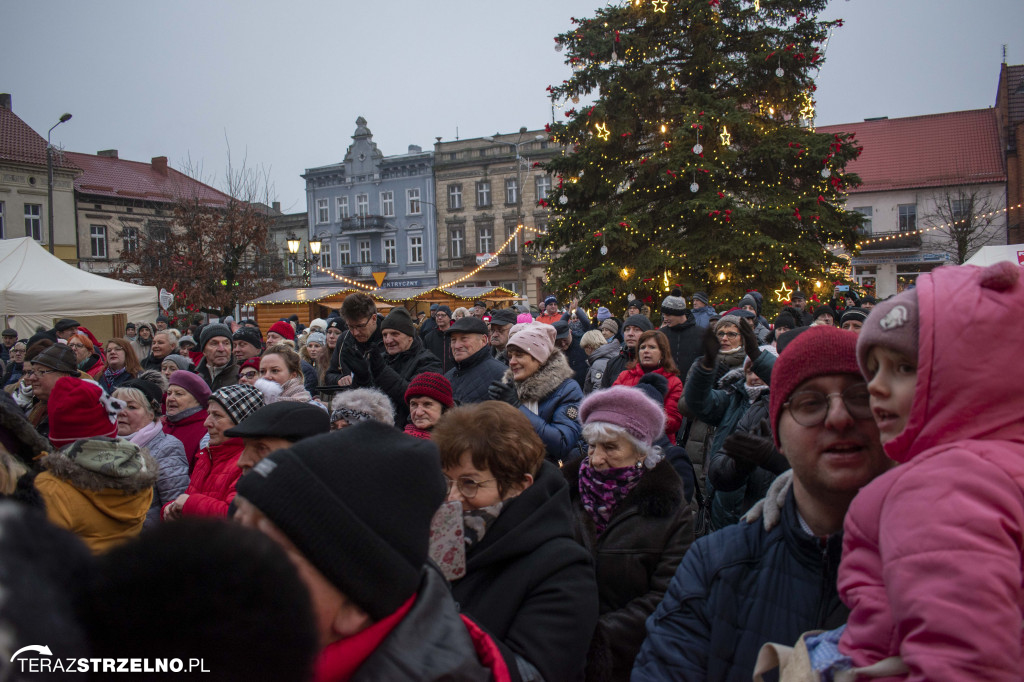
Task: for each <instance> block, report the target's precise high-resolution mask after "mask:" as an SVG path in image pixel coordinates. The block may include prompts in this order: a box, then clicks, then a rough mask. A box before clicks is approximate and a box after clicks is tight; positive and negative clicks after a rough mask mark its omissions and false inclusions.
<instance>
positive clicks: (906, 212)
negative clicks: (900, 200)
mask: <svg viewBox="0 0 1024 682" xmlns="http://www.w3.org/2000/svg"><path fill="white" fill-rule="evenodd" d="M898 210H899V228H900V232H913V231H914V230H916V229H917V204H900V205H899V206H898Z"/></svg>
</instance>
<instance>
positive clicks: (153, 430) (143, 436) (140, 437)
mask: <svg viewBox="0 0 1024 682" xmlns="http://www.w3.org/2000/svg"><path fill="white" fill-rule="evenodd" d="M163 432H164V429H163V425H162V424H161V423H160V422H150V423H148V424H146V425H145V426H143V427H142V428H141V429H139V430H138V431H136V432H135V433H133V434H132V435H130V436H128V441H129V442H130V443H134V444H135V445H138V446H139V447H140V448H141V447H143V446H145V445H146V443H148V442H149V441H151V440H153V437H154V436H156V435H157V434H158V433H163Z"/></svg>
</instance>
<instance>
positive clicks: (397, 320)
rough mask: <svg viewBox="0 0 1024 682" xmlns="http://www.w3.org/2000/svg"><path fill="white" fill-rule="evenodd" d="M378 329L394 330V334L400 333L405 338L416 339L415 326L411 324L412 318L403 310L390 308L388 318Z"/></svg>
mask: <svg viewBox="0 0 1024 682" xmlns="http://www.w3.org/2000/svg"><path fill="white" fill-rule="evenodd" d="M380 328H381V331H383V330H385V329H394V330H395V331H396V332H402V333H403V334H405V335H406V336H412V337H413V338H415V337H416V326H415V325H414V324H413V323H412V316H410V315H409V311H408V310H406V309H405V308H392V309H391V312H390V313H388V316H387V317H385V318H384V321H383V322H381V324H380Z"/></svg>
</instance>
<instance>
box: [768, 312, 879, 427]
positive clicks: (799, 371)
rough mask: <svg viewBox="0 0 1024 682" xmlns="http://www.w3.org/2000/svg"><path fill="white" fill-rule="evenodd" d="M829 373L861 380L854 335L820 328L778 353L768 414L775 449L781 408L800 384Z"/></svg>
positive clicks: (810, 329)
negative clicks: (851, 375)
mask: <svg viewBox="0 0 1024 682" xmlns="http://www.w3.org/2000/svg"><path fill="white" fill-rule="evenodd" d="M830 374H853V375H854V376H856V377H857V378H862V377H861V373H860V368H859V367H857V335H856V334H851V333H850V332H844V331H843V330H841V329H837V328H836V327H828V326H824V325H819V326H817V327H811V328H809V329H808V330H807V331H804V332H801V333H800V335H799V336H797V337H796V338H795V339H793V340H792V341H791V342H790V343H789V345H787V346H786V348H785V350H783V351H782V352H781V353H779V357H778V359H777V360H776V361H775V366H774V367H773V368H772V383H771V393H770V398H769V402H768V411H769V414H770V416H771V420H772V433H773V434H774V436H775V447H779V445H780V443H779V417H780V416H781V415H782V405H783V404H784V403H786V402H788V401H789V396H791V395H792V394H793V391H795V390H796V389H797V388H799V387H800V385H801V384H802V383H804V382H805V381H808V380H810V379H814V378H816V377H821V376H828V375H830Z"/></svg>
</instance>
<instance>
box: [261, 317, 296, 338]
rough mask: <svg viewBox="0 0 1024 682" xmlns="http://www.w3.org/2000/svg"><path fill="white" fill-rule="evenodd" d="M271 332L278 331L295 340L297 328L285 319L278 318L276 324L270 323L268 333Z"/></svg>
mask: <svg viewBox="0 0 1024 682" xmlns="http://www.w3.org/2000/svg"><path fill="white" fill-rule="evenodd" d="M270 332H277V333H278V334H280V335H281V336H283V337H284V338H286V339H288V340H289V341H294V340H295V328H294V327H292V326H291V325H290V324H288V323H287V322H285V321H284V320H278V321H277V322H275V323H274V324H272V325H270V329H268V330H267V333H268V334H269V333H270Z"/></svg>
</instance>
